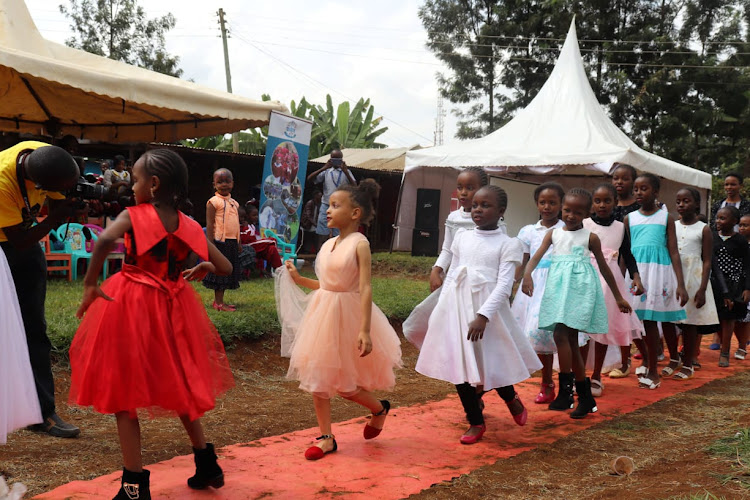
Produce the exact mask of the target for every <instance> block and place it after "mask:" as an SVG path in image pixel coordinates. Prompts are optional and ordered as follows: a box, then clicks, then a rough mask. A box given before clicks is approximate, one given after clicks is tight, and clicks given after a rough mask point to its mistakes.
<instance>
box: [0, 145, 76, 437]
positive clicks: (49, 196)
mask: <svg viewBox="0 0 750 500" xmlns="http://www.w3.org/2000/svg"><path fill="white" fill-rule="evenodd" d="M78 176H79V169H78V165H77V164H76V162H75V160H74V159H73V157H72V156H70V154H69V153H68V152H66V151H65V150H64V149H62V148H59V147H57V146H50V145H49V144H46V143H43V142H36V141H25V142H21V143H19V144H17V145H15V146H13V147H11V148H8V149H6V150H4V151H0V247H2V249H3V251H4V252H5V255H6V257H7V259H8V265H9V267H10V271H11V274H12V275H13V281H14V282H15V287H16V293H17V295H18V302H19V305H20V306H21V316H22V317H23V325H24V328H25V330H26V341H27V345H28V348H29V358H30V361H31V369H32V371H33V373H34V382H35V384H36V391H37V396H38V398H39V404H40V406H41V409H42V418H43V419H44V420H43V423H41V424H38V425H35V426H33V427H32V429H31V430H34V431H38V432H45V433H48V434H50V435H52V436H55V437H64V438H70V437H76V436H77V435H78V434H79V433H80V430H79V429H78V427H75V426H74V425H71V424H69V423H67V422H64V421H63V420H62V419H61V418H60V417H59V416H58V415H57V413H56V412H55V382H54V378H53V377H52V361H51V359H50V350H51V348H52V343H51V342H50V340H49V338H48V337H47V323H46V321H45V318H44V301H45V298H46V294H47V261H46V259H45V257H44V251H43V250H42V248H41V246H40V245H39V241H40V240H41V239H42V238H44V236H46V235H47V233H49V232H50V230H51V229H54V228H56V227H57V226H59V225H60V224H61V223H62V222H63V221H64V220H65V219H66V218H68V217H71V216H72V215H73V214H74V212H75V208H74V206H75V205H74V201H73V200H70V199H67V200H66V199H65V196H64V195H62V194H61V193H60V192H64V191H68V190H69V189H71V188H73V187H74V186H75V184H76V182H77V180H78ZM47 200H48V202H49V215H48V216H47V218H46V219H44V220H43V221H42V222H41V223H39V224H36V225H34V223H35V222H36V217H37V215H38V214H39V210H40V209H41V208H42V206H43V205H44V203H45V201H47ZM0 383H8V381H0ZM11 383H12V382H11Z"/></svg>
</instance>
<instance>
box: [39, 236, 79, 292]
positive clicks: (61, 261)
mask: <svg viewBox="0 0 750 500" xmlns="http://www.w3.org/2000/svg"><path fill="white" fill-rule="evenodd" d="M50 234H55V232H54V231H50V232H49V233H48V234H47V235H45V236H44V238H42V239H41V240H39V244H40V245H42V248H43V249H44V258H45V260H46V261H47V273H51V272H55V271H61V272H64V273H65V274H66V275H67V279H68V281H72V280H73V268H72V267H73V266H72V262H71V261H72V259H73V256H72V255H70V254H69V253H62V252H54V251H52V245H51V244H50V241H49V235H50ZM55 237H57V235H56V234H55Z"/></svg>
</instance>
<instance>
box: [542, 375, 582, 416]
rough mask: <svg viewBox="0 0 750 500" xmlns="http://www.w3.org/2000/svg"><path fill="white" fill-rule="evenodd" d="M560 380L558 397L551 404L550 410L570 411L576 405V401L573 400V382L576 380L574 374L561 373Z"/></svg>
mask: <svg viewBox="0 0 750 500" xmlns="http://www.w3.org/2000/svg"><path fill="white" fill-rule="evenodd" d="M558 378H559V381H560V384H559V385H560V387H559V389H558V392H557V397H556V398H555V400H554V401H552V402H551V403H550V404H549V406H548V408H549V409H550V410H556V411H566V410H570V409H571V408H573V406H574V405H575V399H574V398H573V380H575V377H574V375H573V374H572V373H559V374H558Z"/></svg>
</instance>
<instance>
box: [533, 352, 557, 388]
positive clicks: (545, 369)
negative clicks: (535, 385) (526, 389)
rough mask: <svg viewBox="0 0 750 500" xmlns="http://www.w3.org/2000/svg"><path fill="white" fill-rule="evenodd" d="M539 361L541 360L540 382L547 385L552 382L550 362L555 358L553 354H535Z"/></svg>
mask: <svg viewBox="0 0 750 500" xmlns="http://www.w3.org/2000/svg"><path fill="white" fill-rule="evenodd" d="M537 356H539V361H541V362H542V383H543V384H546V385H549V384H552V383H553V381H552V364H553V363H554V360H555V355H554V354H537Z"/></svg>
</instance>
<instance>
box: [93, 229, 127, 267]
mask: <svg viewBox="0 0 750 500" xmlns="http://www.w3.org/2000/svg"><path fill="white" fill-rule="evenodd" d="M83 227H87V228H89V230H90V231H91V232H92V233H93V234H95V235H96V238H97V239H98V238H99V235H100V234H102V231H104V228H103V227H101V226H97V225H96V224H84V225H83ZM95 241H96V239H93V238H92V239H91V240H86V250H87V251H88V252H89V253H91V252H93V251H94V242H95ZM113 260H119V261H121V262H122V263H123V264H124V263H125V245H124V244H123V243H118V244H117V245H115V248H114V249H113V250H112V251H111V252H109V255H107V258H106V260H105V262H104V264H105V266H104V269H102V272H103V277H104V278H106V277H107V266H108V265H109V264H110V261H113Z"/></svg>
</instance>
